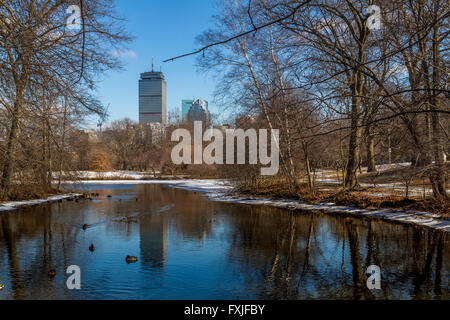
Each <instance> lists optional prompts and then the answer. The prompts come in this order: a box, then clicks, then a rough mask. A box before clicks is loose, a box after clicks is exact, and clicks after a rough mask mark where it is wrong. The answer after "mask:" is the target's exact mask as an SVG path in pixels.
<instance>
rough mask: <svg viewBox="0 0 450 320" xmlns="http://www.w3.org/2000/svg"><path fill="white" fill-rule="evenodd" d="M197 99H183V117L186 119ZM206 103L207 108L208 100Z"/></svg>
mask: <svg viewBox="0 0 450 320" xmlns="http://www.w3.org/2000/svg"><path fill="white" fill-rule="evenodd" d="M195 101H196V100H182V101H181V119H182V120H183V121H186V120H187V119H188V113H189V110H191V107H192V105H193V104H194V102H195ZM204 102H205V103H206V109H208V101H204Z"/></svg>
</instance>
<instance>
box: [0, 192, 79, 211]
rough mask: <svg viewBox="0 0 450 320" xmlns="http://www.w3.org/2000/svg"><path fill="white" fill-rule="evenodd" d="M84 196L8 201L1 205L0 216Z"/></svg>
mask: <svg viewBox="0 0 450 320" xmlns="http://www.w3.org/2000/svg"><path fill="white" fill-rule="evenodd" d="M81 196H83V195H82V194H80V193H67V194H60V195H54V196H50V197H48V198H45V199H35V200H23V201H8V202H4V203H0V214H2V213H5V212H11V211H17V210H20V209H25V208H31V207H36V206H40V205H44V204H51V203H55V202H58V201H62V200H68V199H75V198H77V197H81Z"/></svg>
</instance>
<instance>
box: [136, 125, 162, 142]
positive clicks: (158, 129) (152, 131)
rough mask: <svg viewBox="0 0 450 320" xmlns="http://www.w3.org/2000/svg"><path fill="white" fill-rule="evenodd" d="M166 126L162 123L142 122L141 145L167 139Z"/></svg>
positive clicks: (140, 126) (140, 130) (139, 130)
mask: <svg viewBox="0 0 450 320" xmlns="http://www.w3.org/2000/svg"><path fill="white" fill-rule="evenodd" d="M166 132H167V131H166V126H165V125H164V124H161V123H141V124H139V126H138V138H139V140H140V141H139V142H140V144H141V145H146V146H150V145H154V144H158V143H159V142H161V141H164V140H165V139H166Z"/></svg>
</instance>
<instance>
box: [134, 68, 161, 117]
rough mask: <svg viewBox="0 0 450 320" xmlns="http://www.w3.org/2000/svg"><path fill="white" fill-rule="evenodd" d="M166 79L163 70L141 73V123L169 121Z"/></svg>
mask: <svg viewBox="0 0 450 320" xmlns="http://www.w3.org/2000/svg"><path fill="white" fill-rule="evenodd" d="M166 87H167V84H166V79H165V76H164V74H163V73H162V72H154V71H152V72H144V73H141V79H140V80H139V123H141V124H144V123H161V124H166V121H167V104H166V99H167V94H166Z"/></svg>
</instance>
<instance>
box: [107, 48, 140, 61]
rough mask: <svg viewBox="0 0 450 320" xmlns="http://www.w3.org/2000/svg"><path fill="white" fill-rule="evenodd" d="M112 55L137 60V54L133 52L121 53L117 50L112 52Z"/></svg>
mask: <svg viewBox="0 0 450 320" xmlns="http://www.w3.org/2000/svg"><path fill="white" fill-rule="evenodd" d="M112 55H113V56H114V57H120V58H128V59H136V58H137V54H136V52H134V51H133V50H126V51H121V50H119V49H115V50H113V52H112Z"/></svg>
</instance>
